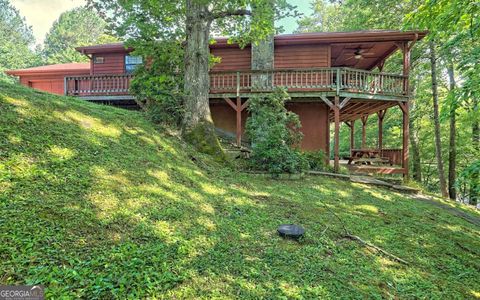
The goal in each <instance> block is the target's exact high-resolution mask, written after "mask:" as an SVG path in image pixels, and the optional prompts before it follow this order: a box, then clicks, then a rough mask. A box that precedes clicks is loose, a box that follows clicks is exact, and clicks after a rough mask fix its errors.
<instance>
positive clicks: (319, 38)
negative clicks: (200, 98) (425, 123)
mask: <svg viewBox="0 0 480 300" xmlns="http://www.w3.org/2000/svg"><path fill="white" fill-rule="evenodd" d="M425 35H426V32H423V31H408V32H401V31H356V32H328V33H327V32H325V33H302V34H287V35H278V36H274V37H272V38H271V40H269V41H265V42H262V43H258V44H254V45H248V46H247V47H245V48H243V49H241V48H239V47H238V45H235V44H229V43H228V40H227V39H224V38H218V39H216V43H214V44H212V45H211V47H210V51H211V53H212V54H213V55H215V56H218V57H221V62H220V63H218V64H216V65H215V66H214V67H213V68H212V70H211V71H210V108H211V112H212V118H213V121H214V123H215V126H216V127H218V128H220V129H222V130H224V131H226V132H231V133H233V134H235V135H236V139H237V142H238V143H240V142H241V139H242V135H243V133H244V127H245V119H246V117H247V110H246V109H245V108H246V107H247V106H248V100H249V98H251V97H252V96H254V95H258V94H266V93H270V92H272V91H273V90H274V89H275V88H276V87H283V88H285V89H287V90H288V92H289V94H290V96H291V101H289V102H288V103H287V108H288V109H289V110H291V111H293V112H295V113H297V114H298V115H299V117H300V121H301V123H302V132H303V134H304V139H303V141H302V145H301V146H302V148H303V149H305V150H323V151H325V152H326V153H330V149H329V148H330V147H329V145H330V143H329V141H330V126H331V125H332V126H333V127H334V158H335V159H334V166H335V169H337V170H338V167H339V161H340V157H339V127H340V123H341V122H343V123H345V124H346V125H347V126H349V127H350V128H351V148H352V149H351V150H352V154H351V157H350V160H356V159H358V158H360V159H359V160H361V159H362V158H364V156H365V155H366V156H367V158H370V156H371V155H376V157H377V158H381V159H388V162H389V164H398V165H400V167H396V168H395V167H390V166H378V167H369V169H371V170H373V171H374V172H381V173H401V174H404V175H405V174H408V134H409V133H408V116H409V105H408V100H409V97H410V88H409V77H408V75H409V69H410V50H411V48H412V46H413V45H414V44H415V42H416V41H418V40H420V39H422V38H423V37H424V36H425ZM77 50H78V51H80V52H81V53H83V54H85V55H87V56H88V57H89V58H90V63H89V64H88V66H89V67H88V68H87V67H86V66H87V65H85V64H82V65H81V66H80V65H76V66H75V67H74V65H68V68H65V73H64V74H61V71H59V70H60V69H61V68H62V67H61V65H58V66H45V67H38V68H31V69H24V70H13V71H7V73H8V74H10V75H15V76H19V77H20V82H21V83H22V84H24V85H27V86H31V87H33V88H38V89H41V90H45V91H48V92H53V93H58V94H66V95H73V96H78V97H82V98H83V99H86V100H90V101H96V100H111V101H117V100H119V101H121V100H125V99H132V98H133V96H132V95H130V94H129V92H128V88H129V82H130V80H131V78H132V71H133V70H134V69H135V66H136V65H138V64H141V63H142V61H141V58H139V57H136V56H131V55H130V52H131V51H132V49H125V47H124V46H123V45H122V44H108V45H96V46H88V47H79V48H77ZM396 51H400V52H401V53H402V55H403V67H402V69H403V72H402V73H401V74H389V73H384V72H382V71H383V66H384V64H385V61H386V60H387V59H388V58H389V57H390V56H391V55H392V54H393V53H394V52H396ZM76 67H78V68H76ZM75 68H76V69H75ZM53 69H54V70H55V71H59V72H58V73H55V76H54V77H47V74H48V76H50V73H51V71H52V70H53ZM43 71H45V73H42V72H43ZM49 72H50V73H49ZM75 72H78V73H75ZM41 81H42V82H44V83H42V84H40V83H38V82H41ZM45 81H50V84H47V83H45ZM61 81H63V84H61ZM60 87H63V90H61V89H60ZM393 107H399V108H400V109H401V110H402V112H403V142H402V144H403V147H402V149H383V145H382V121H383V118H384V116H385V113H386V111H387V109H389V108H393ZM372 114H377V115H378V116H379V118H378V120H379V124H378V126H379V135H378V148H377V149H363V150H365V151H361V150H362V149H354V146H353V145H354V139H353V136H354V126H353V125H354V122H355V121H356V120H360V121H361V122H362V125H363V126H362V133H363V134H362V148H365V126H366V123H367V120H368V116H369V115H372ZM355 150H357V151H355ZM358 150H360V151H358ZM367 150H369V151H370V152H369V151H367ZM358 155H359V156H358ZM363 162H364V163H367V164H368V163H371V161H368V160H367V159H364V161H363Z"/></svg>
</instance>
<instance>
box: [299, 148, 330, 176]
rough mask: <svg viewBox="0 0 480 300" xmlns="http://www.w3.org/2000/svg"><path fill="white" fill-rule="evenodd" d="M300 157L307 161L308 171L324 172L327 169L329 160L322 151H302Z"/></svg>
mask: <svg viewBox="0 0 480 300" xmlns="http://www.w3.org/2000/svg"><path fill="white" fill-rule="evenodd" d="M302 155H303V157H304V159H305V160H306V161H307V163H308V167H309V169H310V170H315V171H325V170H327V168H328V167H329V166H328V162H329V158H328V156H327V155H326V154H325V152H324V151H323V150H318V151H304V152H302Z"/></svg>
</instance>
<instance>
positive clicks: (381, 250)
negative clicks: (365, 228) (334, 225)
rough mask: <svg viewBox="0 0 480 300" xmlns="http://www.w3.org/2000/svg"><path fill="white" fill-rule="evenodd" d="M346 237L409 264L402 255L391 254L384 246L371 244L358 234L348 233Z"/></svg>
mask: <svg viewBox="0 0 480 300" xmlns="http://www.w3.org/2000/svg"><path fill="white" fill-rule="evenodd" d="M345 237H346V238H349V239H351V240H353V241H357V242H359V243H360V244H362V245H364V246H367V247H370V248H373V249H375V250H377V251H378V252H380V253H382V254H384V255H385V256H388V257H390V258H391V259H393V260H395V261H397V262H399V263H402V264H404V265H408V262H407V261H406V260H403V259H401V258H400V257H398V256H395V255H393V254H391V253H389V252H387V251H385V250H383V249H382V248H380V247H378V246H375V245H374V244H370V243H369V242H366V241H364V240H362V239H361V238H360V237H358V236H356V235H352V234H346V235H345Z"/></svg>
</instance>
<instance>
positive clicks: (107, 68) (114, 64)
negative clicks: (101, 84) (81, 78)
mask: <svg viewBox="0 0 480 300" xmlns="http://www.w3.org/2000/svg"><path fill="white" fill-rule="evenodd" d="M125 55H126V53H98V54H94V56H93V59H94V58H95V57H96V56H98V57H103V58H104V61H103V63H101V64H98V63H97V64H96V63H93V71H92V74H93V75H100V74H124V73H125Z"/></svg>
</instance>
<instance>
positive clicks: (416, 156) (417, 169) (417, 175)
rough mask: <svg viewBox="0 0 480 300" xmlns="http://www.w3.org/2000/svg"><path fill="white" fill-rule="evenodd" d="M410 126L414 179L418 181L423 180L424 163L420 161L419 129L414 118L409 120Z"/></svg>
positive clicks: (413, 107)
mask: <svg viewBox="0 0 480 300" xmlns="http://www.w3.org/2000/svg"><path fill="white" fill-rule="evenodd" d="M410 101H411V104H412V111H415V103H414V102H413V101H412V100H410ZM409 126H410V133H411V134H410V144H411V145H412V154H413V155H412V162H413V164H412V165H413V179H415V180H416V181H418V182H422V164H421V161H420V149H419V146H418V144H419V139H418V129H417V128H416V126H415V122H414V118H412V117H411V118H410V120H409Z"/></svg>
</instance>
